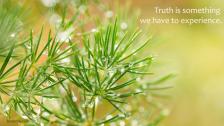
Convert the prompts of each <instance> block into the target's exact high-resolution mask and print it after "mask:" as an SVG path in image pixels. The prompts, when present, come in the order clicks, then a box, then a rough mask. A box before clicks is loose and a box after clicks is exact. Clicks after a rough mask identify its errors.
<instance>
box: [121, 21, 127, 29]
mask: <svg viewBox="0 0 224 126" xmlns="http://www.w3.org/2000/svg"><path fill="white" fill-rule="evenodd" d="M120 27H121V29H122V30H126V29H127V28H128V24H127V23H126V22H122V23H121V26H120Z"/></svg>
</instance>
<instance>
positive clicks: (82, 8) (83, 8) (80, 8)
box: [79, 5, 87, 14]
mask: <svg viewBox="0 0 224 126" xmlns="http://www.w3.org/2000/svg"><path fill="white" fill-rule="evenodd" d="M86 10H87V8H86V6H85V5H81V6H80V7H79V11H80V12H81V13H82V14H84V13H85V12H86Z"/></svg>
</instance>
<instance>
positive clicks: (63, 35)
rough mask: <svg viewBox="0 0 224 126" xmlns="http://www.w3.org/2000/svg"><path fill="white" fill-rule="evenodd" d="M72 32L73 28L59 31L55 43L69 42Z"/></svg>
mask: <svg viewBox="0 0 224 126" xmlns="http://www.w3.org/2000/svg"><path fill="white" fill-rule="evenodd" d="M73 31H74V28H68V29H67V30H65V31H61V32H59V33H58V35H57V41H59V42H69V41H70V40H71V35H72V33H73Z"/></svg>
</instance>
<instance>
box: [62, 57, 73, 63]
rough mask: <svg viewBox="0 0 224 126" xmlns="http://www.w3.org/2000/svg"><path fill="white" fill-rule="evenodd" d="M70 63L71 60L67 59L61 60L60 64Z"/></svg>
mask: <svg viewBox="0 0 224 126" xmlns="http://www.w3.org/2000/svg"><path fill="white" fill-rule="evenodd" d="M70 61H71V60H70V59H69V58H64V59H62V60H61V63H64V64H68V63H70Z"/></svg>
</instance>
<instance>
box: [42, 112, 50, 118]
mask: <svg viewBox="0 0 224 126" xmlns="http://www.w3.org/2000/svg"><path fill="white" fill-rule="evenodd" d="M42 116H43V117H48V116H50V114H49V113H48V112H43V113H42Z"/></svg>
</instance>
